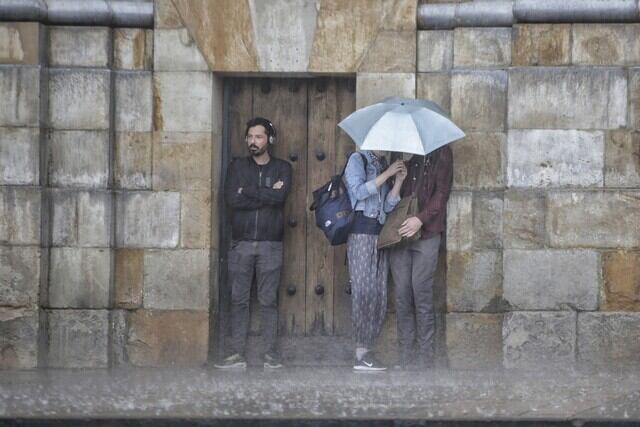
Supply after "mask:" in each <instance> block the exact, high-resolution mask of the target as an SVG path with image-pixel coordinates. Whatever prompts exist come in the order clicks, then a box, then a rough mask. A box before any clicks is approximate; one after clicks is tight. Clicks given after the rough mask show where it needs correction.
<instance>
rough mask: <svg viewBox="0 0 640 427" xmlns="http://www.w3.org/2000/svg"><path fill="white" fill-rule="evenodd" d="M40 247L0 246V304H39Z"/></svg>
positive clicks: (3, 305)
mask: <svg viewBox="0 0 640 427" xmlns="http://www.w3.org/2000/svg"><path fill="white" fill-rule="evenodd" d="M39 288H40V248H37V247H26V246H13V247H11V246H8V247H7V246H0V306H2V307H27V308H35V307H37V306H38V291H39Z"/></svg>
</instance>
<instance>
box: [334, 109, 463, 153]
mask: <svg viewBox="0 0 640 427" xmlns="http://www.w3.org/2000/svg"><path fill="white" fill-rule="evenodd" d="M338 126H340V127H341V128H342V129H343V130H344V131H345V132H346V133H347V134H348V135H349V136H350V137H351V139H353V141H354V142H355V143H356V145H357V146H358V147H360V149H362V150H380V151H397V152H402V153H412V154H420V155H425V154H429V153H430V152H432V151H434V150H436V149H438V148H440V147H442V146H443V145H446V144H448V143H450V142H452V141H455V140H457V139H460V138H463V137H464V136H465V134H464V132H462V130H460V128H459V127H458V126H456V125H455V123H453V122H452V121H451V119H450V118H449V117H447V115H446V114H445V113H444V112H443V111H442V109H440V107H438V105H437V104H436V103H435V102H432V101H428V100H424V99H408V98H399V97H390V98H385V99H384V100H383V101H382V102H378V103H377V104H372V105H369V106H368V107H364V108H361V109H359V110H357V111H354V112H353V113H351V114H350V115H349V116H348V117H347V118H345V119H344V120H343V121H341V122H340V123H338Z"/></svg>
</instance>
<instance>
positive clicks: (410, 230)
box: [398, 216, 422, 237]
mask: <svg viewBox="0 0 640 427" xmlns="http://www.w3.org/2000/svg"><path fill="white" fill-rule="evenodd" d="M420 227H422V221H420V219H419V218H418V217H415V216H412V217H409V218H407V219H406V220H405V221H404V222H403V223H402V225H401V226H400V228H399V229H398V233H400V235H401V236H402V237H411V236H413V235H414V234H416V233H417V232H418V231H419V230H420Z"/></svg>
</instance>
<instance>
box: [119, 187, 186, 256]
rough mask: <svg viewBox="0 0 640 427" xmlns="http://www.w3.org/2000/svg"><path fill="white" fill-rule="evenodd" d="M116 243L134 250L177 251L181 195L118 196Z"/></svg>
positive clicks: (136, 194)
mask: <svg viewBox="0 0 640 427" xmlns="http://www.w3.org/2000/svg"><path fill="white" fill-rule="evenodd" d="M117 212H118V215H117V217H116V218H117V219H116V221H117V224H116V244H117V246H118V247H132V248H145V247H157V248H175V247H176V246H178V241H179V240H178V239H179V234H180V233H179V228H180V194H179V193H171V192H153V193H152V192H124V193H120V194H118V196H117Z"/></svg>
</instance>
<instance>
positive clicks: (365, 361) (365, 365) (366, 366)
mask: <svg viewBox="0 0 640 427" xmlns="http://www.w3.org/2000/svg"><path fill="white" fill-rule="evenodd" d="M353 370H354V371H386V370H387V367H386V366H385V365H384V364H382V362H380V361H379V360H378V359H376V358H375V356H374V355H373V353H372V352H370V351H368V352H366V353H365V354H364V356H362V359H360V360H358V359H356V361H355V363H354V364H353Z"/></svg>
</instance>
